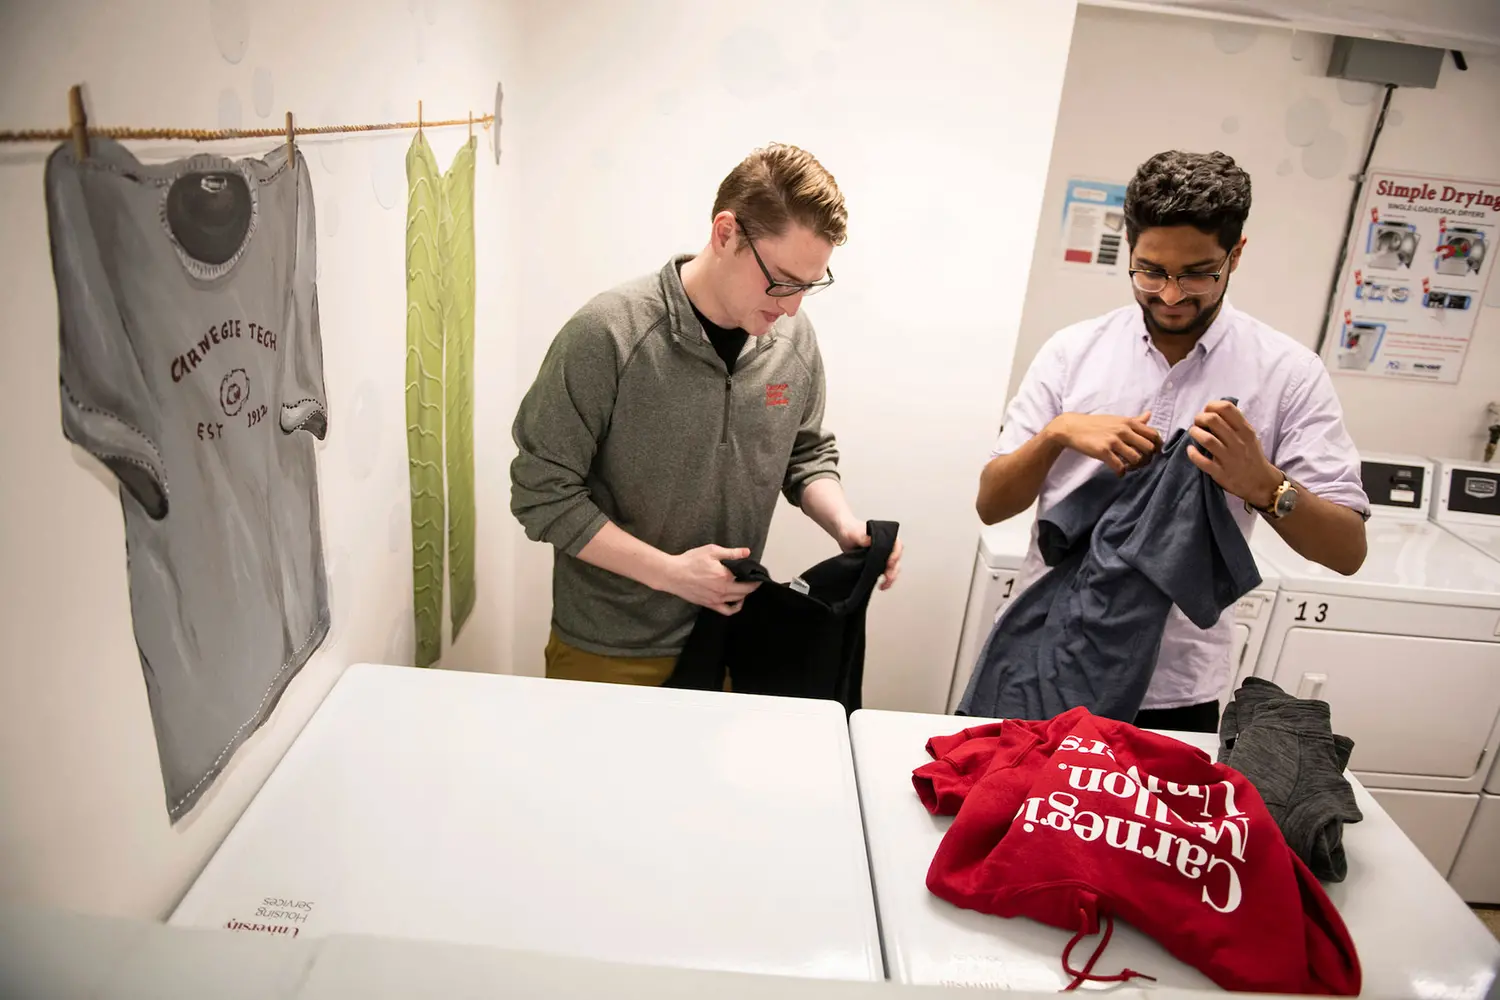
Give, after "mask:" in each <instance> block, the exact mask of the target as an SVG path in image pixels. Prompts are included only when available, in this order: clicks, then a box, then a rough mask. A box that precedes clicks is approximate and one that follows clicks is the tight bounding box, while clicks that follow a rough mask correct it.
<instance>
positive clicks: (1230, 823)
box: [912, 708, 1360, 996]
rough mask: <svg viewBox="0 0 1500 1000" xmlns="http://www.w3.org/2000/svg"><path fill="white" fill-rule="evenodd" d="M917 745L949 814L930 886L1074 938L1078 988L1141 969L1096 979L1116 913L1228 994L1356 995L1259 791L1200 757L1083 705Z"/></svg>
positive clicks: (1332, 931) (1351, 958)
mask: <svg viewBox="0 0 1500 1000" xmlns="http://www.w3.org/2000/svg"><path fill="white" fill-rule="evenodd" d="M927 750H928V753H930V754H931V755H932V756H933V757H934V758H935V760H934V762H933V763H931V764H927V765H925V766H923V767H921V768H919V769H918V770H917V771H916V772H915V774H914V775H913V776H912V780H913V783H914V784H915V785H916V789H917V794H918V795H919V796H920V797H921V799H922V802H923V804H924V805H925V806H926V807H927V808H928V809H929V810H930V811H931V812H933V813H937V814H939V815H953V814H956V818H955V819H954V821H953V825H952V826H951V827H950V828H949V830H948V832H947V834H946V835H945V836H944V837H943V841H942V844H941V845H940V846H939V847H938V851H937V854H936V855H935V856H934V857H933V859H932V866H931V868H930V869H929V870H928V873H927V887H928V889H930V890H931V891H932V892H933V893H934V894H935V895H937V896H939V897H940V898H942V899H945V900H947V901H948V902H950V903H952V904H954V905H955V906H962V907H965V908H966V909H971V910H979V911H980V912H983V913H992V914H995V915H996V916H1001V917H1031V918H1032V919H1035V920H1039V921H1041V922H1043V923H1046V924H1050V925H1052V926H1054V927H1060V928H1062V929H1064V930H1071V931H1074V932H1075V935H1074V938H1073V940H1072V941H1070V942H1069V943H1068V948H1067V951H1065V952H1064V954H1063V968H1064V969H1065V970H1066V971H1067V972H1068V974H1069V975H1073V976H1075V977H1076V978H1075V979H1074V982H1073V986H1077V985H1079V984H1080V983H1082V982H1084V981H1085V980H1087V979H1095V980H1111V979H1128V978H1131V977H1134V976H1141V975H1143V974H1142V973H1139V972H1134V971H1132V970H1129V969H1126V970H1125V971H1124V972H1123V973H1121V974H1120V975H1117V976H1097V975H1093V974H1092V969H1093V965H1094V963H1095V962H1096V961H1097V960H1098V959H1099V957H1100V953H1101V952H1102V951H1103V948H1104V946H1105V944H1106V943H1107V942H1108V940H1109V933H1110V931H1111V930H1112V927H1113V923H1112V919H1113V917H1114V916H1119V917H1122V918H1124V919H1125V920H1128V921H1130V923H1131V924H1133V925H1134V926H1135V927H1136V928H1138V929H1139V930H1141V931H1142V932H1144V933H1146V934H1149V935H1150V936H1151V937H1153V938H1155V939H1156V940H1157V941H1158V942H1160V943H1161V944H1162V946H1163V947H1164V948H1166V950H1167V951H1168V952H1170V953H1171V954H1172V955H1173V956H1175V957H1176V958H1178V959H1179V960H1181V961H1183V962H1185V963H1187V964H1188V965H1192V966H1194V967H1196V968H1198V969H1200V970H1201V971H1202V972H1203V973H1204V975H1206V976H1208V977H1209V978H1210V979H1212V980H1213V981H1214V982H1215V983H1217V984H1218V985H1219V986H1222V987H1224V988H1225V989H1231V990H1247V991H1256V992H1266V993H1327V994H1337V995H1349V996H1352V995H1355V994H1357V993H1358V992H1359V990H1360V969H1359V959H1358V957H1357V956H1356V954H1355V952H1354V944H1353V942H1352V941H1350V939H1349V932H1348V931H1347V930H1346V929H1345V927H1344V922H1343V919H1342V918H1340V916H1339V914H1338V911H1336V910H1335V909H1334V908H1333V904H1332V903H1331V902H1329V900H1328V897H1327V895H1325V894H1324V892H1323V887H1322V886H1321V885H1319V884H1318V881H1317V879H1315V878H1314V877H1313V875H1312V873H1311V872H1309V871H1308V869H1307V867H1306V866H1305V865H1304V864H1303V863H1302V861H1301V860H1300V859H1299V858H1298V857H1297V856H1296V855H1295V854H1293V853H1292V851H1291V849H1290V848H1289V847H1288V846H1287V843H1286V840H1285V839H1284V838H1283V837H1282V835H1281V830H1280V829H1279V828H1278V827H1277V826H1276V822H1275V821H1274V820H1273V819H1272V818H1271V815H1270V813H1269V812H1267V811H1266V807H1265V803H1264V802H1262V801H1261V797H1260V794H1259V793H1258V792H1257V791H1256V790H1255V786H1253V785H1252V784H1250V782H1249V781H1248V780H1247V779H1246V778H1245V777H1244V776H1243V775H1241V774H1240V773H1239V772H1238V771H1235V770H1234V769H1233V768H1230V767H1226V766H1224V765H1222V764H1216V763H1214V762H1213V761H1212V760H1211V759H1210V758H1209V757H1208V755H1207V754H1205V753H1204V752H1203V751H1201V750H1198V749H1196V748H1194V747H1190V746H1187V745H1186V744H1184V743H1181V742H1179V741H1177V740H1174V739H1171V738H1170V737H1166V736H1160V735H1158V734H1155V733H1149V732H1146V731H1144V730H1141V729H1137V728H1135V727H1134V726H1131V725H1128V724H1126V723H1123V722H1116V721H1114V720H1111V719H1104V718H1100V717H1098V716H1094V715H1092V714H1090V713H1089V712H1088V711H1087V710H1086V709H1083V708H1076V709H1073V710H1072V711H1070V712H1065V713H1064V714H1062V715H1059V716H1057V717H1056V718H1054V719H1052V720H1050V721H1045V722H1019V721H1017V722H1004V723H997V724H994V725H989V726H982V727H979V728H976V729H966V730H964V731H963V732H962V733H959V734H957V735H955V736H947V737H934V738H933V739H932V740H931V741H929V742H928V744H927ZM1101 918H1103V920H1104V923H1105V936H1104V938H1103V940H1102V941H1101V942H1100V944H1099V947H1098V949H1096V951H1095V953H1094V956H1093V958H1091V959H1090V960H1089V961H1088V963H1087V964H1086V965H1085V967H1084V968H1083V969H1082V970H1074V969H1072V968H1071V966H1070V964H1069V959H1068V954H1069V952H1071V950H1072V948H1073V945H1075V944H1076V943H1077V942H1078V940H1079V939H1080V938H1081V937H1083V936H1084V935H1085V934H1093V933H1095V932H1097V931H1098V929H1099V927H1100V920H1101ZM1148 978H1149V977H1148ZM1070 988H1071V987H1070Z"/></svg>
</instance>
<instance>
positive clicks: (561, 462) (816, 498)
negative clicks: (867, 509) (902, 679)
mask: <svg viewBox="0 0 1500 1000" xmlns="http://www.w3.org/2000/svg"><path fill="white" fill-rule="evenodd" d="M847 218H848V216H847V213H846V211H845V208H844V199H843V195H842V194H841V193H840V192H839V189H838V186H837V184H836V183H835V182H834V179H833V177H832V176H831V175H830V174H829V173H828V172H827V171H826V170H824V169H823V167H822V165H821V164H819V163H818V161H817V160H816V159H814V158H813V157H812V156H811V155H810V154H808V153H807V152H805V151H803V150H801V149H797V148H796V147H794V146H782V145H773V146H770V147H767V148H765V149H759V150H756V151H755V152H753V153H752V154H751V155H750V156H748V157H747V158H746V159H745V160H744V161H743V162H741V163H740V164H739V165H738V166H737V167H735V168H734V170H732V171H731V172H730V173H729V175H728V176H727V177H726V178H725V179H724V181H723V183H721V184H720V186H719V191H718V196H717V198H716V199H715V203H714V209H713V222H712V229H711V231H710V236H709V241H708V245H707V246H706V247H704V249H703V250H702V251H701V252H699V253H698V254H697V255H696V256H676V257H673V258H672V259H670V260H668V261H667V263H666V265H665V266H663V267H662V269H661V270H660V271H659V272H657V273H655V274H651V275H647V276H644V277H640V278H637V279H635V280H633V281H630V282H627V283H625V284H623V285H620V286H618V287H616V288H613V289H611V290H609V291H607V292H604V293H603V294H601V295H598V296H596V297H594V298H593V299H592V300H591V301H589V302H588V303H587V304H585V305H584V306H583V308H582V309H580V310H579V311H578V312H577V313H576V314H574V316H573V317H572V318H571V319H570V320H569V321H568V322H567V323H566V324H565V325H564V326H563V328H562V330H561V332H559V333H558V335H557V337H556V339H554V340H553V342H552V346H551V348H550V349H549V350H548V352H547V355H546V357H545V359H544V360H543V361H542V365H541V370H540V371H539V372H538V373H537V377H536V381H535V382H534V383H533V384H532V386H531V389H530V390H529V391H528V392H527V393H526V396H525V398H524V399H523V400H522V401H521V406H520V410H519V412H518V413H517V414H516V420H515V425H514V428H513V436H514V438H515V442H516V446H517V449H518V450H517V454H516V458H515V461H514V462H513V463H512V464H511V512H512V513H513V514H515V516H516V518H517V519H518V520H519V521H520V522H521V524H522V526H523V527H524V528H525V530H526V535H527V537H528V538H530V539H532V540H533V541H543V542H547V543H549V544H551V545H552V546H553V547H554V548H555V550H556V554H555V559H554V563H553V575H552V604H553V608H552V635H551V638H550V641H549V642H548V644H547V651H546V659H547V674H548V676H550V677H562V678H569V679H575V680H599V681H614V682H623V683H636V684H661V683H662V682H663V681H665V680H666V678H667V677H668V675H670V673H671V671H672V666H673V663H674V661H675V658H676V656H677V654H678V653H679V652H680V651H681V649H682V647H683V644H684V643H685V642H686V641H687V636H688V633H689V632H690V631H692V627H693V621H694V618H695V616H696V614H697V608H698V607H699V606H702V607H710V608H713V609H715V610H717V611H719V612H720V613H722V614H726V615H728V614H734V613H735V612H736V611H738V610H739V608H740V606H741V602H742V601H743V600H744V598H745V596H746V595H747V594H749V593H750V592H751V591H752V590H754V589H755V587H756V586H758V585H757V584H742V583H737V582H736V581H735V579H734V575H733V574H732V573H730V571H729V570H728V569H726V568H725V567H724V565H723V560H725V559H732V558H745V557H751V558H755V559H759V558H760V556H761V553H762V550H763V549H764V547H765V542H766V535H767V534H768V532H769V530H770V526H771V516H772V514H773V513H774V512H775V509H776V497H777V494H778V493H780V494H782V495H784V496H785V497H786V498H787V500H788V501H789V502H791V503H793V504H795V505H797V506H800V507H801V508H802V510H803V511H804V512H805V513H806V514H807V515H808V516H809V517H811V518H812V519H813V520H814V521H816V522H817V523H818V524H819V525H820V526H821V527H822V528H823V529H824V530H825V531H827V532H828V534H829V535H831V536H832V537H833V538H834V540H835V541H836V542H838V544H839V546H840V548H842V549H843V550H845V551H848V550H850V549H854V548H858V547H860V546H865V545H868V544H869V541H870V540H869V538H868V536H867V535H866V533H865V522H864V521H863V520H861V519H859V518H856V517H855V516H854V514H853V512H852V511H851V510H850V509H849V504H848V501H847V500H846V499H845V497H844V492H843V487H842V485H841V483H840V480H839V474H838V448H837V446H836V444H835V442H834V436H833V434H832V433H831V432H829V431H828V430H825V429H824V427H823V402H824V383H823V360H822V357H821V356H820V354H819V352H818V342H817V338H816V336H815V335H814V333H813V328H812V323H811V322H810V321H809V320H808V319H807V317H806V316H805V315H802V314H800V313H799V312H798V310H799V308H800V306H801V304H802V299H803V297H804V296H806V295H810V294H813V293H815V292H818V291H821V290H822V289H824V288H827V287H828V286H829V285H830V284H832V283H833V272H832V271H831V270H830V269H829V267H828V260H829V257H830V256H831V255H832V253H833V248H834V247H835V246H837V245H839V244H841V243H843V242H844V239H845V230H846V225H847ZM900 558H901V553H900V548H899V543H898V548H897V549H896V551H895V552H894V553H893V554H892V556H891V559H890V561H889V563H888V564H887V566H886V571H885V575H884V580H883V582H882V589H884V588H887V587H889V586H890V585H891V584H892V583H894V582H895V579H896V574H897V572H898V570H899V564H900Z"/></svg>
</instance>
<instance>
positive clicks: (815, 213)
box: [713, 143, 849, 246]
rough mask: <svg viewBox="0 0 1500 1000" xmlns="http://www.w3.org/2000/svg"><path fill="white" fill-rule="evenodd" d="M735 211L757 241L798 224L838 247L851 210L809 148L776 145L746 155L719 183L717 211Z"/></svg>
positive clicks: (715, 203) (842, 240)
mask: <svg viewBox="0 0 1500 1000" xmlns="http://www.w3.org/2000/svg"><path fill="white" fill-rule="evenodd" d="M724 211H729V212H733V213H734V216H735V218H736V219H738V220H739V223H740V225H741V226H743V227H744V230H745V233H744V234H741V239H743V238H744V235H745V234H749V236H750V237H751V238H752V239H758V238H760V237H765V236H771V237H774V236H780V235H781V234H783V233H785V232H786V229H787V226H788V225H789V224H791V223H794V222H795V223H797V224H799V225H801V226H805V227H806V228H807V229H809V230H811V231H812V232H814V233H816V234H817V235H819V236H821V237H822V238H823V239H825V240H827V241H828V242H829V243H831V244H833V245H834V246H839V245H840V244H842V243H843V242H844V240H845V239H847V238H848V226H849V213H848V211H847V210H846V209H845V208H844V195H843V193H842V192H841V191H839V186H838V184H837V183H836V182H835V181H834V179H833V175H832V174H830V173H829V172H828V171H827V170H825V169H824V168H823V165H822V164H821V163H819V162H818V161H817V159H816V158H815V157H814V156H813V155H812V154H811V153H809V152H807V151H806V150H805V149H798V148H797V147H796V146H787V145H783V144H781V143H772V144H771V145H769V146H766V147H764V148H762V149H757V150H755V151H754V152H753V153H751V154H750V155H749V156H747V157H745V159H744V160H742V161H741V162H740V164H739V166H737V167H735V168H734V169H733V170H731V171H730V172H729V176H727V177H725V178H724V180H723V182H722V183H720V184H719V194H718V197H716V198H715V199H714V212H713V214H714V215H715V216H717V215H718V214H719V213H720V212H724Z"/></svg>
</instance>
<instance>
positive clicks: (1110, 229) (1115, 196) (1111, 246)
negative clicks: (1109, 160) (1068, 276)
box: [1061, 179, 1130, 274]
mask: <svg viewBox="0 0 1500 1000" xmlns="http://www.w3.org/2000/svg"><path fill="white" fill-rule="evenodd" d="M1129 260H1130V251H1129V250H1128V249H1127V248H1126V246H1125V185H1124V184H1113V183H1110V182H1108V181H1087V180H1076V179H1075V180H1070V181H1068V191H1067V195H1066V196H1065V197H1064V199H1063V228H1062V261H1061V263H1062V265H1063V266H1064V267H1066V268H1083V269H1086V270H1088V271H1093V272H1094V273H1096V274H1119V273H1120V272H1121V271H1122V270H1124V269H1125V268H1126V267H1127V266H1128V263H1129Z"/></svg>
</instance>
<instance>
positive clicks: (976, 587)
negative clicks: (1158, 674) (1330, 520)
mask: <svg viewBox="0 0 1500 1000" xmlns="http://www.w3.org/2000/svg"><path fill="white" fill-rule="evenodd" d="M1035 522H1036V508H1035V507H1034V506H1033V507H1032V508H1031V509H1030V510H1027V511H1026V512H1024V513H1021V514H1017V515H1016V516H1015V517H1013V518H1011V519H1010V520H1008V521H1001V522H1000V523H999V524H990V525H986V526H985V527H984V528H983V529H981V530H980V532H979V551H978V552H977V553H976V554H975V556H974V572H973V576H972V577H971V579H970V582H969V603H968V605H967V606H966V607H965V609H964V624H963V632H962V633H961V634H960V637H959V642H958V658H957V659H956V660H955V661H954V663H953V681H952V683H951V684H950V685H949V689H948V712H949V714H952V713H953V712H955V711H956V710H957V709H958V703H959V701H961V700H962V699H963V696H964V689H965V688H967V687H968V686H969V678H970V677H971V676H973V674H974V666H975V663H976V662H977V661H978V659H979V653H980V651H981V650H982V649H984V643H985V640H986V639H988V638H989V636H990V629H992V628H993V627H994V624H995V621H996V620H997V619H998V618H999V617H1000V612H1002V611H1004V610H1005V606H1006V605H1007V604H1009V603H1010V600H1011V598H1012V597H1014V596H1015V589H1016V584H1017V582H1018V581H1019V580H1020V577H1021V563H1022V562H1023V561H1025V559H1026V550H1027V548H1028V547H1029V546H1030V545H1031V532H1032V527H1033V525H1034V524H1035ZM1260 576H1261V584H1260V586H1259V587H1257V588H1256V589H1255V590H1253V591H1251V592H1250V593H1248V594H1246V595H1245V596H1244V597H1242V598H1240V600H1239V602H1238V603H1237V604H1236V605H1235V608H1234V618H1235V621H1234V647H1233V649H1232V650H1231V653H1230V665H1231V669H1230V672H1229V684H1228V686H1227V687H1226V688H1225V691H1224V694H1222V695H1221V696H1220V698H1219V703H1220V706H1221V707H1222V706H1223V705H1224V704H1225V703H1226V702H1228V700H1229V696H1230V694H1232V693H1233V692H1234V689H1235V688H1237V687H1239V685H1240V681H1242V680H1244V679H1245V678H1246V677H1248V676H1250V674H1251V673H1252V672H1253V671H1254V669H1255V664H1256V661H1257V660H1258V659H1259V657H1260V649H1261V645H1262V643H1263V642H1264V641H1265V636H1266V629H1267V628H1268V627H1269V625H1270V622H1271V610H1272V608H1274V607H1275V604H1276V590H1277V587H1278V583H1279V580H1278V577H1277V576H1276V573H1275V571H1274V570H1273V569H1272V568H1271V567H1269V566H1267V565H1265V564H1261V566H1260Z"/></svg>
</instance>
